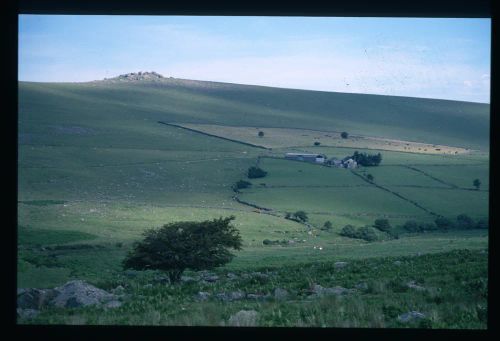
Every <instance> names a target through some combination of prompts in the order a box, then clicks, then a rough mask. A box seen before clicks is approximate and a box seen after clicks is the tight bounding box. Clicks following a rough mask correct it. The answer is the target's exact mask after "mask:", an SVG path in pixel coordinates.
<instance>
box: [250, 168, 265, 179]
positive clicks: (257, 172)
mask: <svg viewBox="0 0 500 341" xmlns="http://www.w3.org/2000/svg"><path fill="white" fill-rule="evenodd" d="M266 175H267V172H266V171H265V170H262V169H260V168H259V167H255V166H252V167H250V168H248V177H249V178H250V179H255V178H263V177H265V176H266Z"/></svg>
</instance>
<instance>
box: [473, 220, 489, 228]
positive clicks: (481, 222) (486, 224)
mask: <svg viewBox="0 0 500 341" xmlns="http://www.w3.org/2000/svg"><path fill="white" fill-rule="evenodd" d="M488 227H489V222H488V219H484V218H483V219H479V220H478V222H477V224H476V228H477V229H487V228H488Z"/></svg>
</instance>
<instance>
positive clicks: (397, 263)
mask: <svg viewBox="0 0 500 341" xmlns="http://www.w3.org/2000/svg"><path fill="white" fill-rule="evenodd" d="M393 264H394V265H397V266H400V265H401V261H399V260H397V261H395V262H394V263H393Z"/></svg>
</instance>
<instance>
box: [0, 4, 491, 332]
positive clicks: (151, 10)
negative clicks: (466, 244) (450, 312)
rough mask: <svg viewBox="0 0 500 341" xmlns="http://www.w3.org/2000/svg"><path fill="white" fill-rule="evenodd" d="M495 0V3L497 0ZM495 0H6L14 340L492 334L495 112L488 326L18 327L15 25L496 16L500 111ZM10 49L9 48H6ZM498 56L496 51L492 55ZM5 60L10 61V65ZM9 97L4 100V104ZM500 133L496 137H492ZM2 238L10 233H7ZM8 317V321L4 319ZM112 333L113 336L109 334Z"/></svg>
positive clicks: (5, 138) (6, 143)
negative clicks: (141, 19) (171, 18)
mask: <svg viewBox="0 0 500 341" xmlns="http://www.w3.org/2000/svg"><path fill="white" fill-rule="evenodd" d="M494 5H496V6H494ZM497 6H498V3H497V4H495V1H491V0H409V1H405V0H372V1H370V0H340V1H335V0H326V1H325V0H324V1H321V2H314V1H311V0H309V1H301V2H298V3H295V2H293V1H282V2H279V1H278V2H276V1H273V0H267V1H261V2H259V1H237V0H225V1H217V0H205V1H202V0H198V1H190V0H185V1H168V0H165V1H154V0H136V1H133V0H100V1H99V0H19V1H18V2H14V1H9V0H8V1H7V2H6V4H5V5H4V6H3V11H2V14H6V15H4V16H3V17H2V21H1V22H2V25H3V27H2V28H3V30H2V33H3V34H6V36H7V41H6V42H4V44H2V46H3V47H4V49H3V50H4V51H2V52H3V53H2V58H4V59H6V60H5V61H4V64H3V65H4V68H3V73H4V74H3V76H4V82H2V84H3V87H4V88H5V89H3V95H4V101H2V102H3V104H4V105H3V108H5V110H2V111H3V115H2V118H3V119H4V122H5V121H6V122H5V124H2V127H3V130H4V133H3V134H2V140H3V141H2V142H3V143H2V145H3V146H4V148H5V149H4V150H5V152H4V159H5V157H7V159H8V161H10V162H4V163H3V165H4V166H3V167H2V169H3V170H4V172H6V175H5V176H4V177H3V179H4V183H5V184H6V186H5V187H4V188H6V190H7V192H8V200H7V201H6V203H5V204H4V212H8V214H7V216H8V218H9V219H8V222H7V223H4V224H3V232H4V238H5V233H8V243H4V244H5V245H7V246H9V248H5V247H4V248H2V251H3V252H7V253H8V254H7V255H6V256H7V257H8V258H7V259H9V261H8V262H4V266H5V264H8V265H10V267H11V268H10V269H9V270H10V274H7V273H6V274H5V276H4V277H5V281H6V282H8V283H9V285H10V286H9V290H8V291H7V292H6V294H5V296H6V297H7V302H8V304H4V305H2V306H3V307H4V309H6V310H7V311H6V313H7V314H6V315H5V317H4V319H3V322H4V323H3V324H4V325H7V324H8V325H9V327H11V328H12V329H13V332H14V335H15V336H16V338H21V337H22V336H27V337H30V336H35V337H37V338H39V337H40V336H50V337H51V338H53V337H54V336H60V337H61V338H65V339H66V340H73V339H79V338H82V339H88V338H89V337H92V336H94V335H96V336H100V335H103V336H105V337H107V338H109V339H118V338H123V337H127V336H128V337H130V338H134V339H144V337H146V338H147V337H148V336H149V337H151V336H159V337H161V338H162V339H172V337H173V338H174V339H175V338H184V339H186V340H188V339H191V338H190V337H194V338H195V339H212V338H214V339H216V340H217V339H221V338H231V339H235V337H236V338H237V339H238V340H240V339H242V338H248V339H254V340H255V338H256V337H262V336H264V337H267V336H268V337H270V338H276V337H280V336H281V337H286V339H287V340H288V339H289V338H290V337H292V339H294V338H300V339H311V338H318V337H319V338H322V339H323V340H326V339H329V340H332V339H333V338H336V337H338V338H342V337H351V338H352V337H353V336H354V337H365V338H367V339H368V338H370V339H371V340H376V339H379V338H382V339H383V340H387V338H389V339H398V340H400V339H404V340H413V339H415V340H417V339H418V340H420V341H421V340H422V338H423V337H427V336H435V337H436V338H443V339H446V338H447V337H450V338H454V337H455V336H462V337H463V336H465V337H466V338H473V337H479V338H481V337H485V336H486V337H491V336H492V335H493V332H494V331H495V330H496V329H497V326H496V324H498V323H497V321H495V320H494V317H496V316H497V314H496V313H497V312H498V308H497V305H496V304H494V303H493V302H496V300H495V298H497V296H498V294H497V291H496V290H495V288H497V287H498V285H497V284H498V282H497V278H496V277H495V272H494V271H493V269H495V268H497V267H498V263H497V261H496V255H497V250H496V249H497V248H498V247H497V242H498V241H497V238H498V237H497V232H496V231H495V230H496V229H495V227H496V225H497V222H499V221H500V219H498V213H497V212H498V211H499V210H498V208H497V205H496V203H495V199H494V194H495V193H498V191H497V186H498V185H497V182H496V181H495V179H494V177H493V176H492V175H494V174H498V173H499V172H498V168H497V166H496V163H495V161H497V159H498V156H497V155H496V154H497V153H495V150H497V149H498V147H497V144H498V142H497V140H498V138H497V136H498V131H499V129H496V128H497V121H498V119H496V118H495V116H494V115H491V121H490V122H491V126H490V132H491V133H490V137H491V142H490V143H491V148H490V151H491V156H490V226H491V228H490V250H489V268H490V271H489V291H488V292H489V307H488V310H489V316H488V321H489V323H488V330H486V331H481V330H472V331H467V330H416V329H333V328H324V329H320V328H230V327H224V328H222V327H212V328H206V327H118V326H16V324H15V323H16V322H15V318H16V312H15V306H16V294H15V292H16V283H15V278H16V273H17V272H16V264H17V263H16V256H17V239H16V225H17V57H18V56H17V52H18V50H17V48H18V46H17V32H18V31H17V30H18V15H19V14H94V15H246V16H280V15H281V16H352V17H442V18H446V17H448V18H449V17H461V18H492V42H493V45H492V58H491V60H492V69H491V73H492V85H491V94H492V95H491V112H496V110H495V108H496V107H497V106H498V105H497V104H496V103H497V102H496V100H495V98H496V97H498V96H495V95H498V75H497V74H498V71H497V70H498V64H497V63H496V62H494V61H495V60H500V58H499V57H498V47H497V45H496V44H495V38H497V37H498V23H497V19H498V7H497ZM6 52H7V53H6ZM494 56H497V57H494ZM5 62H7V63H5ZM5 103H6V104H7V105H5ZM495 134H496V135H495ZM4 240H5V239H4ZM7 320H8V323H6V322H7ZM110 337H111V338H110Z"/></svg>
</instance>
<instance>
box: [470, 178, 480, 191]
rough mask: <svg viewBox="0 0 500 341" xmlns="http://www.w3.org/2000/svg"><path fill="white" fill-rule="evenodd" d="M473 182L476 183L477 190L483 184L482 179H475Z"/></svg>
mask: <svg viewBox="0 0 500 341" xmlns="http://www.w3.org/2000/svg"><path fill="white" fill-rule="evenodd" d="M472 184H473V185H474V187H476V190H479V187H480V186H481V180H479V179H475V180H474V182H473V183H472Z"/></svg>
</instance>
